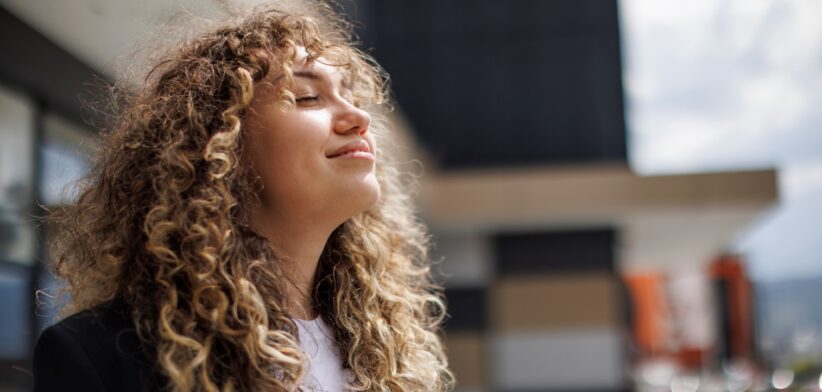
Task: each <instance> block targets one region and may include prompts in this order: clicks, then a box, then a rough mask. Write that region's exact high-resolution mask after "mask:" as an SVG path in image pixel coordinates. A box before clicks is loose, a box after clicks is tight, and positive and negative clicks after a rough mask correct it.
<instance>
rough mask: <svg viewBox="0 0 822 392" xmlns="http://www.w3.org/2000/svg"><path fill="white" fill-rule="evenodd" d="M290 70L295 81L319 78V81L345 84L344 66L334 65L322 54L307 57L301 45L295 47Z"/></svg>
mask: <svg viewBox="0 0 822 392" xmlns="http://www.w3.org/2000/svg"><path fill="white" fill-rule="evenodd" d="M291 72H292V75H293V76H294V79H295V81H296V80H299V79H309V80H317V79H321V81H322V80H325V81H330V82H333V83H335V84H336V83H343V84H346V80H345V79H346V76H347V71H346V69H345V68H344V67H341V66H337V65H334V63H333V62H332V61H330V60H329V59H327V58H325V57H323V56H320V57H318V58H315V59H309V57H308V53H307V52H306V51H305V49H304V48H302V47H299V48H298V49H297V55H296V59H295V61H294V66H293V67H292V69H291Z"/></svg>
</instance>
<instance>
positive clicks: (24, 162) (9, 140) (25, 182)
mask: <svg viewBox="0 0 822 392" xmlns="http://www.w3.org/2000/svg"><path fill="white" fill-rule="evenodd" d="M33 116H34V105H33V104H32V103H31V101H29V100H28V99H27V98H26V97H25V96H23V95H20V94H17V93H16V92H14V91H12V90H10V89H7V88H5V87H3V86H2V85H0V262H5V261H13V262H17V263H24V264H30V263H31V262H32V260H33V258H34V244H35V236H34V229H33V222H32V221H31V219H28V218H26V217H28V216H29V211H30V209H31V201H32V192H33V181H32V179H33V174H34V172H33V162H34V160H33V153H34V136H33V135H34V128H33V127H34V121H33V118H34V117H33Z"/></svg>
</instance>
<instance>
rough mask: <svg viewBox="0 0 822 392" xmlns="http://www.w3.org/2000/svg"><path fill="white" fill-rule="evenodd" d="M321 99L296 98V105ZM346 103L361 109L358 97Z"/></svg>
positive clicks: (317, 97)
mask: <svg viewBox="0 0 822 392" xmlns="http://www.w3.org/2000/svg"><path fill="white" fill-rule="evenodd" d="M319 98H320V97H319V96H318V95H308V96H304V97H299V98H295V99H294V103H305V102H312V101H317V100H319ZM346 101H348V102H350V103H351V104H352V105H354V106H356V107H358V108H359V107H361V106H360V100H359V99H357V98H356V97H353V96H352V97H351V98H346Z"/></svg>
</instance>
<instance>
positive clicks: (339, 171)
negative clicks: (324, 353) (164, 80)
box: [244, 50, 380, 319]
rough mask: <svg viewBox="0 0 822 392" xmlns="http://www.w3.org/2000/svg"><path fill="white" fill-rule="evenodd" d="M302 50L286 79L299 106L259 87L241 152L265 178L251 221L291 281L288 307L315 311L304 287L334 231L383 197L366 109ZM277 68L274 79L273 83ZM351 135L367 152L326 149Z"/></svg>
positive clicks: (304, 314)
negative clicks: (340, 152)
mask: <svg viewBox="0 0 822 392" xmlns="http://www.w3.org/2000/svg"><path fill="white" fill-rule="evenodd" d="M305 59H306V53H305V51H304V50H301V51H300V52H299V54H298V61H297V62H296V64H295V66H294V67H293V74H294V78H293V79H294V84H293V86H291V88H290V91H292V92H293V93H294V95H295V97H296V105H294V106H291V107H288V106H286V105H283V104H282V103H280V102H278V99H277V97H276V96H274V94H273V89H271V88H265V87H264V86H265V84H260V87H261V88H258V89H256V91H255V95H254V99H253V101H252V103H251V107H250V108H249V109H250V110H249V111H248V113H249V114H248V116H247V118H246V121H245V133H244V137H245V145H246V146H247V147H246V150H245V153H246V154H247V156H246V158H248V161H250V162H251V164H252V167H253V168H254V171H255V172H256V174H257V175H259V176H260V178H261V179H262V182H263V184H264V189H263V191H262V193H261V194H260V199H261V204H260V205H257V206H254V207H253V209H252V211H253V212H252V219H253V222H252V224H253V225H254V227H255V229H257V230H258V231H259V232H260V233H262V234H263V235H264V236H265V237H266V238H267V239H268V240H269V242H270V243H271V246H272V248H274V249H275V250H276V251H277V252H278V254H280V255H281V256H283V257H285V260H283V262H284V263H285V266H286V272H287V273H288V274H289V275H290V279H291V280H292V283H293V285H288V284H287V286H288V292H287V295H288V297H289V299H290V301H291V302H292V303H291V304H290V308H289V311H290V313H291V314H292V315H293V316H294V317H297V318H302V319H311V318H314V317H315V316H316V311H315V309H313V308H312V306H311V300H310V295H309V293H310V292H311V290H310V288H311V287H312V283H313V280H314V275H315V272H316V269H317V263H318V261H319V257H320V254H321V253H322V250H323V248H324V246H325V244H326V241H327V240H328V238H329V236H330V235H331V232H332V231H333V230H334V229H335V228H337V227H338V226H339V225H341V224H342V223H343V222H345V221H346V220H348V219H349V218H351V217H352V216H354V215H356V214H358V213H361V212H363V211H365V210H367V209H369V208H371V207H372V206H373V205H374V204H375V203H376V202H377V201H378V200H379V197H380V186H379V183H378V182H377V178H376V173H375V156H376V145H375V142H374V137H373V135H372V134H371V132H369V129H368V127H369V124H370V122H371V117H370V115H369V114H368V113H367V112H366V111H364V110H362V109H360V108H359V107H357V106H356V105H355V104H354V102H353V99H352V95H351V91H350V90H349V89H348V87H346V85H345V82H344V78H343V73H342V72H340V70H339V69H338V68H337V67H335V66H332V65H328V64H323V59H322V58H320V59H319V60H318V61H313V62H310V63H308V62H306V60H305ZM277 80H278V75H273V76H272V77H271V81H272V82H273V83H277ZM355 141H364V142H365V143H367V147H368V149H369V150H370V151H371V153H370V154H369V153H357V154H353V155H352V154H350V155H347V156H341V157H330V155H331V154H332V153H333V152H335V151H337V150H338V149H340V148H341V147H343V146H345V145H347V144H349V143H351V142H355Z"/></svg>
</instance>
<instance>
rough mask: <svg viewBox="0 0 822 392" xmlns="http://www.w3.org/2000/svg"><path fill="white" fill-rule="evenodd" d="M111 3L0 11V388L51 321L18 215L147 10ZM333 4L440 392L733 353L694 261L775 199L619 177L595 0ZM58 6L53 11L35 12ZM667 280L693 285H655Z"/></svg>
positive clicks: (771, 184) (35, 236) (715, 178)
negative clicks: (388, 185) (426, 262)
mask: <svg viewBox="0 0 822 392" xmlns="http://www.w3.org/2000/svg"><path fill="white" fill-rule="evenodd" d="M125 3H126V2H118V1H112V2H109V3H100V2H96V1H85V2H80V3H78V4H77V5H75V4H72V5H67V4H64V3H61V2H57V1H53V2H49V4H48V5H46V2H43V3H37V2H25V1H14V0H4V1H3V2H2V3H0V4H2V5H3V8H0V31H2V40H0V50H2V53H5V54H6V55H5V60H4V61H3V62H0V113H2V116H1V117H0V126H1V127H2V133H1V134H0V151H1V153H0V154H1V155H0V222H1V223H0V294H1V295H2V297H1V298H2V300H0V311H2V312H3V314H4V315H7V316H6V317H4V318H3V319H2V321H0V323H1V324H2V325H0V366H2V368H1V369H0V380H3V381H0V384H8V385H26V383H27V382H28V381H27V380H28V379H27V377H28V375H27V374H25V373H24V372H21V371H18V370H15V369H17V368H23V369H25V368H27V364H26V363H27V360H28V359H29V358H30V355H31V349H32V347H33V346H32V344H33V342H34V339H35V338H36V335H37V332H38V331H39V330H40V329H41V328H42V327H43V326H44V325H45V324H46V323H48V322H50V320H51V318H50V317H43V316H36V315H35V312H34V310H35V303H34V296H33V291H34V290H35V289H37V288H42V287H47V286H49V285H53V283H52V282H49V281H48V277H47V274H45V273H44V269H43V262H44V261H45V260H47V255H44V254H43V251H42V249H43V247H42V246H40V245H41V244H43V243H45V242H47V241H48V236H47V230H46V228H44V227H41V226H38V225H37V224H36V222H34V221H33V220H32V219H31V217H33V216H41V215H42V214H43V212H44V207H45V208H48V206H54V205H59V204H60V203H62V202H64V201H65V200H68V199H70V197H71V193H70V192H64V191H63V189H64V186H65V185H66V184H69V183H70V182H71V181H72V180H73V179H75V178H77V176H78V175H79V174H80V173H82V172H84V170H85V169H86V167H87V164H88V157H87V154H86V153H85V151H88V146H91V145H93V143H94V130H93V129H91V128H90V127H89V126H86V125H83V124H85V123H86V120H87V119H88V118H89V114H87V113H86V114H84V113H83V112H81V109H80V107H81V106H80V105H79V101H78V99H77V96H78V94H83V93H84V92H85V91H87V90H88V87H87V86H86V84H85V83H86V82H87V81H88V80H89V79H90V78H91V75H92V73H95V72H94V69H102V68H104V67H106V66H107V65H108V60H107V59H109V58H111V56H113V55H112V54H110V53H109V54H106V53H107V52H105V50H107V49H108V48H111V44H110V43H111V42H113V41H116V40H112V39H111V37H102V36H101V31H105V32H106V33H112V34H117V33H120V34H129V33H136V32H135V31H134V30H133V29H132V30H129V29H128V28H124V29H123V30H122V31H119V32H118V31H117V30H116V29H112V28H111V27H110V26H116V25H117V21H120V22H121V23H122V25H123V26H126V27H128V26H131V27H134V26H135V25H134V24H133V23H132V24H129V23H127V20H129V18H132V17H134V13H135V12H137V13H139V12H144V13H148V14H151V13H159V12H161V11H160V10H163V9H164V8H163V7H165V6H163V5H160V4H159V3H158V4H154V5H152V4H153V3H152V4H147V5H146V8H145V9H140V8H139V7H138V8H134V7H131V8H130V6H126V5H125ZM149 3H151V2H149ZM220 4H221V2H220V1H217V0H214V1H213V2H212V1H209V2H203V5H200V6H196V7H201V9H204V8H209V7H210V8H216V7H219V5H220ZM345 5H346V7H347V9H348V10H349V12H350V13H351V14H352V16H354V17H355V18H356V19H358V20H360V21H361V22H362V23H363V25H364V26H365V27H364V28H362V29H361V30H360V35H361V37H362V39H363V41H364V45H365V46H366V47H373V48H374V51H373V54H374V55H375V56H376V58H377V59H378V61H379V62H380V63H381V64H382V65H383V66H384V67H385V68H386V69H387V71H388V72H389V73H390V74H391V76H392V83H393V88H394V90H395V93H396V99H397V102H398V108H399V110H398V111H397V113H396V114H395V116H394V118H393V120H394V122H395V124H396V125H397V127H398V128H399V130H400V131H401V136H403V137H405V138H406V139H407V140H406V141H407V142H408V144H410V145H411V146H414V148H412V149H411V150H409V151H407V154H408V156H409V157H414V158H419V157H421V159H422V161H423V163H424V168H425V169H424V176H423V177H422V183H421V185H422V189H421V194H420V199H419V200H420V214H421V217H422V219H424V220H425V221H426V222H427V223H428V224H429V225H430V227H431V228H432V230H433V232H434V240H435V243H436V247H435V249H434V252H433V256H434V259H435V260H437V261H438V262H437V264H436V265H435V270H436V271H437V273H438V277H439V279H440V280H441V281H442V282H443V283H444V285H445V286H446V296H447V300H448V304H449V313H450V317H449V319H448V322H447V326H446V329H447V336H446V342H447V349H448V355H449V358H450V360H451V363H452V367H453V370H454V371H455V373H456V375H457V378H458V390H459V391H568V390H579V391H621V390H628V389H631V388H633V386H634V384H635V379H636V376H635V371H636V367H637V362H636V361H637V358H640V357H641V356H642V355H649V356H653V355H657V354H665V355H674V354H676V355H681V356H682V357H683V358H685V359H683V360H682V361H684V362H686V363H687V361H688V360H687V357H688V356H687V353H688V350H691V349H693V350H696V352H698V353H700V354H699V355H707V356H712V357H713V356H722V355H725V354H723V350H725V351H728V350H736V348H734V347H737V346H738V345H739V344H742V345H743V346H744V344H745V343H744V342H743V343H737V342H736V341H733V342H725V341H723V339H722V335H723V333H722V332H719V331H720V329H721V328H723V327H722V326H721V325H722V324H721V320H724V318H723V317H722V316H721V315H720V316H718V317H717V316H715V315H713V314H712V313H711V312H712V311H713V310H712V309H717V308H722V304H725V303H730V302H727V301H725V300H724V299H723V298H724V297H723V295H725V294H726V293H727V292H726V291H722V290H724V289H722V290H721V289H718V288H717V287H718V285H717V284H714V283H712V282H713V280H711V279H714V278H717V277H721V278H723V279H725V280H726V281H731V280H733V279H732V278H733V277H738V276H739V274H736V275H734V274H735V273H734V272H733V271H730V270H729V269H728V268H724V269H723V268H720V267H711V262H712V261H714V260H716V259H718V258H720V257H721V256H723V255H724V253H725V247H726V246H727V245H728V244H729V243H730V242H731V241H732V240H733V238H734V237H735V235H737V233H739V232H740V231H741V230H742V229H744V228H745V227H746V226H748V225H750V224H751V223H752V222H753V221H754V220H755V219H756V218H757V217H758V216H759V215H760V214H761V213H762V212H763V211H764V210H765V209H767V208H768V207H769V206H770V205H772V204H773V203H774V202H775V201H776V200H777V193H776V173H775V172H774V171H773V170H760V171H748V172H734V173H695V174H688V175H675V176H655V177H641V176H637V175H636V174H634V173H633V172H632V171H631V169H630V167H629V165H628V145H629V141H628V140H627V138H626V130H625V105H624V99H623V86H622V68H621V63H622V60H621V54H620V53H621V52H620V47H621V42H620V26H619V18H618V4H617V2H616V1H612V0H554V1H546V0H521V1H516V2H511V1H502V0H493V1H492V0H482V1H476V0H452V1H437V0H423V1H404V2H381V1H376V0H363V1H357V2H356V3H345ZM154 6H156V7H154ZM190 6H191V7H195V6H193V5H190ZM151 7H154V8H151ZM135 10H136V11H135ZM150 10H153V11H150ZM61 13H65V14H66V15H70V16H71V19H70V20H64V22H66V23H56V20H58V19H59V18H60V14H61ZM141 15H143V14H141ZM107 26H108V27H107ZM95 28H97V30H95ZM61 29H62V30H61ZM47 37H48V38H47ZM121 38H122V37H121ZM122 41H124V40H123V39H121V40H120V42H122ZM56 42H60V43H59V44H58V43H56ZM78 58H82V60H79V59H78ZM96 74H98V75H99V74H100V73H99V72H96ZM413 166H414V165H409V168H411V167H413ZM35 201H38V202H39V203H40V204H43V206H40V205H38V203H36V202H35ZM711 268H714V269H713V273H714V275H713V278H712V277H711V276H712V275H711V273H712V269H711ZM679 271H696V272H695V275H694V276H695V278H694V279H691V280H686V281H684V282H679V283H676V284H673V285H672V286H671V285H670V282H669V280H667V279H666V278H659V277H660V276H662V277H665V276H672V275H676V274H677V272H679ZM729 271H730V272H729ZM728 279H731V280H728ZM723 284H725V283H723ZM733 284H735V283H732V284H731V285H733ZM722 287H725V288H727V287H730V286H728V285H727V284H725V286H722ZM733 287H737V286H733ZM676 292H686V293H693V292H697V293H701V294H699V295H697V298H696V299H693V298H691V297H689V296H685V297H686V298H688V299H686V300H684V301H685V303H691V302H688V301H693V303H696V304H701V305H696V309H697V311H696V313H694V312H693V311H691V312H690V313H689V311H687V310H685V311H682V310H681V309H691V308H693V307H688V306H685V307H682V306H680V307H679V308H677V307H676V306H671V305H670V301H665V300H663V296H664V295H668V294H671V293H673V294H675V293H676ZM731 302H732V303H734V304H737V303H738V302H733V301H731ZM739 303H741V302H739ZM733 306H736V305H732V306H731V307H733ZM677 309H679V310H677ZM735 309H736V308H735ZM681 311H682V312H684V313H683V314H685V315H686V316H681V317H676V316H671V315H669V314H667V313H670V312H681ZM660 312H661V313H660ZM699 312H702V314H704V313H705V312H707V313H711V314H708V315H706V316H705V317H702V318H699V317H697V318H691V316H692V315H693V314H700V313H699ZM734 312H735V311H734ZM735 314H736V313H735ZM660 315H661V316H660ZM46 316H48V315H46ZM683 317H684V318H686V319H688V320H697V321H696V322H695V323H694V324H693V325H688V326H687V327H686V328H682V327H680V328H679V329H680V330H682V329H689V328H693V330H692V331H690V332H691V334H690V335H688V336H689V337H686V338H682V337H681V336H679V335H677V336H679V337H677V338H676V339H679V341H685V342H686V343H687V342H691V343H693V344H692V345H688V344H684V345H681V347H671V338H670V336H671V333H670V330H671V329H672V328H673V329H676V327H675V326H671V321H665V320H682V319H683ZM742 328H744V327H742ZM676 339H675V340H676ZM735 345H737V346H735ZM723 347H724V348H723ZM741 350H743V351H744V347H743V348H741ZM699 361H702V359H700V360H699ZM699 361H698V362H699ZM701 363H702V362H700V364H701ZM3 386H5V385H0V388H2V387H3ZM664 387H665V388H668V387H670V385H665V386H664Z"/></svg>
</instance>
